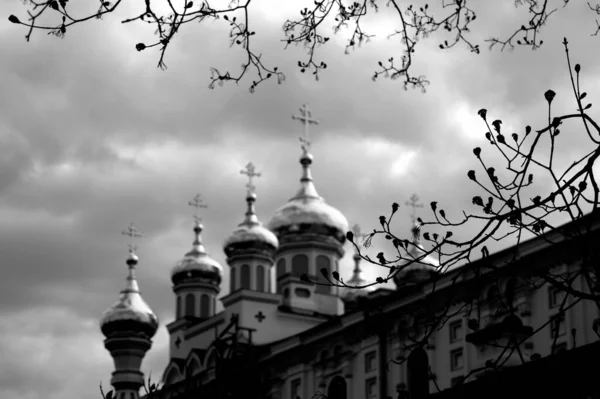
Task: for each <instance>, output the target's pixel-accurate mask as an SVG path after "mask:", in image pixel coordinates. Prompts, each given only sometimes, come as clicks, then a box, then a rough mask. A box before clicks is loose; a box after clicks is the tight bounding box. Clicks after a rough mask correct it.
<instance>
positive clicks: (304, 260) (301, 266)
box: [292, 254, 308, 277]
mask: <svg viewBox="0 0 600 399" xmlns="http://www.w3.org/2000/svg"><path fill="white" fill-rule="evenodd" d="M303 274H308V256H306V255H303V254H301V255H295V256H294V257H293V258H292V276H294V277H300V276H302V275H303Z"/></svg>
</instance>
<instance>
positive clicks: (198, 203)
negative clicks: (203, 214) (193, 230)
mask: <svg viewBox="0 0 600 399" xmlns="http://www.w3.org/2000/svg"><path fill="white" fill-rule="evenodd" d="M188 205H189V206H193V207H194V208H196V210H195V211H194V220H196V222H200V220H201V218H200V216H198V210H199V209H200V208H208V206H207V205H204V204H203V203H202V194H196V196H195V197H194V198H192V200H191V201H189V202H188Z"/></svg>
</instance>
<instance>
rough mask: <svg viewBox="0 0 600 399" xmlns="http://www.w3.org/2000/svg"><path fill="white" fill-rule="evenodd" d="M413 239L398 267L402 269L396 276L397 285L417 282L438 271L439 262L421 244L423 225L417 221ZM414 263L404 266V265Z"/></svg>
mask: <svg viewBox="0 0 600 399" xmlns="http://www.w3.org/2000/svg"><path fill="white" fill-rule="evenodd" d="M411 232H412V236H413V240H412V243H410V244H409V245H408V246H409V248H408V251H407V254H406V256H404V259H402V260H401V261H400V262H399V263H398V265H396V267H398V268H401V269H402V270H401V271H400V272H398V273H397V274H396V275H395V276H394V282H395V283H396V285H398V284H400V283H403V282H417V281H422V280H427V279H428V278H429V277H431V275H432V274H433V273H437V267H438V266H439V262H438V260H437V259H435V258H434V257H432V256H431V255H425V254H426V251H425V248H424V247H423V244H421V226H420V225H419V224H417V223H415V224H414V225H413V227H412V229H411ZM411 261H412V264H410V265H408V266H406V267H404V265H406V264H409V263H410V262H411Z"/></svg>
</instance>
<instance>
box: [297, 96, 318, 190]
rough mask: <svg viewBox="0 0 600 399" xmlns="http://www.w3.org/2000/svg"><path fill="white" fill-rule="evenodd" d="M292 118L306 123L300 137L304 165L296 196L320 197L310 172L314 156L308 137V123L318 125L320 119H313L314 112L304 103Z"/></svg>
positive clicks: (301, 160) (302, 163) (301, 162)
mask: <svg viewBox="0 0 600 399" xmlns="http://www.w3.org/2000/svg"><path fill="white" fill-rule="evenodd" d="M292 119H294V120H298V121H300V122H302V124H303V125H304V137H300V142H301V143H302V145H301V148H302V156H301V157H300V164H301V165H302V178H301V179H300V183H301V187H300V190H299V191H298V193H297V194H296V196H295V197H294V198H308V197H312V198H320V197H319V194H318V193H317V189H316V188H315V186H314V184H313V182H312V176H311V173H310V164H312V160H313V157H312V155H311V154H310V152H309V150H310V145H311V142H310V140H309V137H308V125H311V124H313V125H318V124H319V121H318V120H316V119H312V113H311V111H310V110H309V109H308V106H307V105H306V104H303V105H302V107H301V108H300V115H292Z"/></svg>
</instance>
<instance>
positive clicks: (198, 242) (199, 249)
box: [188, 193, 208, 253]
mask: <svg viewBox="0 0 600 399" xmlns="http://www.w3.org/2000/svg"><path fill="white" fill-rule="evenodd" d="M188 205H189V206H193V207H194V208H196V210H195V211H194V242H193V243H192V245H193V248H192V250H191V251H190V253H191V252H196V253H205V252H206V251H205V250H204V246H203V245H202V239H201V237H200V233H202V228H203V226H202V223H201V222H202V218H201V217H200V216H199V215H198V210H199V209H200V208H208V205H205V204H204V203H203V201H202V194H200V193H198V194H196V195H195V196H194V198H192V199H191V200H190V201H189V202H188Z"/></svg>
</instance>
